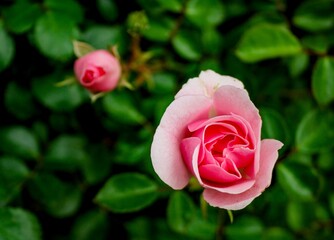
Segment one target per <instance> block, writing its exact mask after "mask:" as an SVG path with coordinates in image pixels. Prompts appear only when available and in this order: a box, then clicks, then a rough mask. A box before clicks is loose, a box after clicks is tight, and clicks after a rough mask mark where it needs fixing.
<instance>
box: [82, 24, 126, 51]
mask: <svg viewBox="0 0 334 240" xmlns="http://www.w3.org/2000/svg"><path fill="white" fill-rule="evenodd" d="M126 36H127V35H126V33H125V31H124V30H123V29H122V28H121V27H120V26H117V25H114V26H107V25H97V24H96V25H92V26H91V27H89V28H87V30H86V31H85V32H84V33H83V34H82V36H81V38H82V40H83V41H85V42H87V43H89V44H91V45H92V46H94V47H95V48H96V49H106V48H109V47H111V46H117V50H118V51H119V52H120V53H121V54H123V53H124V52H126V51H127V49H128V39H127V38H126Z"/></svg>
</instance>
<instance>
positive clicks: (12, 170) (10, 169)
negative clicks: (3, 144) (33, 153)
mask: <svg viewBox="0 0 334 240" xmlns="http://www.w3.org/2000/svg"><path fill="white" fill-rule="evenodd" d="M28 175H29V169H28V168H27V167H26V165H25V164H24V163H23V162H21V161H20V160H18V159H16V158H13V157H1V158H0V182H1V184H0V207H2V206H4V205H6V204H7V203H8V202H9V201H10V200H11V199H12V198H13V197H15V195H16V194H17V193H19V192H20V190H21V187H22V184H23V182H24V181H25V180H26V179H27V177H28Z"/></svg>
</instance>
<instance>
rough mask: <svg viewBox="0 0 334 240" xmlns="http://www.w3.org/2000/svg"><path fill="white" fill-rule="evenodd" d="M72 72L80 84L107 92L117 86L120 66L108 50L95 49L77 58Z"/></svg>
mask: <svg viewBox="0 0 334 240" xmlns="http://www.w3.org/2000/svg"><path fill="white" fill-rule="evenodd" d="M74 72H75V75H76V77H77V79H78V80H79V82H80V84H81V85H82V86H83V87H85V88H87V89H88V90H89V91H91V92H107V91H111V90H113V89H114V88H115V87H116V86H117V83H118V81H119V79H120V76H121V66H120V63H119V61H118V60H117V58H115V57H114V56H113V55H111V53H109V52H108V51H106V50H96V51H93V52H90V53H88V54H86V55H84V56H82V57H80V58H78V59H77V60H76V61H75V63H74Z"/></svg>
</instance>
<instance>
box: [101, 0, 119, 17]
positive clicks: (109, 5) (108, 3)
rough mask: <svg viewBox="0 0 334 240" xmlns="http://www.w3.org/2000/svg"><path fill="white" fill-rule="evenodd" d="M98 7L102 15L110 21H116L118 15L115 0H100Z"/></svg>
mask: <svg viewBox="0 0 334 240" xmlns="http://www.w3.org/2000/svg"><path fill="white" fill-rule="evenodd" d="M96 4H97V8H98V9H99V11H100V13H101V15H102V16H103V17H104V18H105V19H106V20H108V21H114V20H115V19H116V18H117V16H118V9H117V5H116V4H115V1H114V0H98V1H97V3H96Z"/></svg>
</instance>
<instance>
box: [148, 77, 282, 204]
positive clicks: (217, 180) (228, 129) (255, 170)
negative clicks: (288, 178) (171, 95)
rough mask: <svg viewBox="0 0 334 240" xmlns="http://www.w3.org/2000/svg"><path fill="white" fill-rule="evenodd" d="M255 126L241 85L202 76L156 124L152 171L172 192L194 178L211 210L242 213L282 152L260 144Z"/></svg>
mask: <svg viewBox="0 0 334 240" xmlns="http://www.w3.org/2000/svg"><path fill="white" fill-rule="evenodd" d="M261 124H262V120H261V117H260V115H259V112H258V109H257V108H256V107H255V106H254V104H253V103H252V102H251V100H250V99H249V96H248V93H247V91H246V90H245V89H244V86H243V84H242V82H240V81H239V80H237V79H235V78H232V77H229V76H221V75H219V74H217V73H215V72H213V71H211V70H208V71H203V72H201V74H200V76H199V77H198V78H192V79H190V80H189V81H188V82H187V83H186V84H184V85H183V87H182V89H181V90H180V91H179V92H178V93H177V94H176V96H175V100H174V101H173V102H172V103H171V104H170V105H169V107H168V108H167V109H166V111H165V113H164V115H163V117H162V119H161V122H160V125H159V126H158V128H157V130H156V132H155V135H154V139H153V143H152V147H151V158H152V163H153V167H154V170H155V171H156V173H157V174H158V175H159V177H160V178H161V179H162V180H163V181H164V182H165V183H166V184H168V185H169V186H171V187H172V188H174V189H182V188H184V187H185V186H186V185H187V184H188V182H189V179H190V178H191V177H192V176H193V177H195V178H196V179H197V181H198V182H199V183H200V184H201V186H203V188H204V193H203V196H204V199H205V200H206V201H207V202H208V203H209V204H210V205H212V206H217V207H220V208H225V209H230V210H238V209H241V208H244V207H246V206H247V205H248V204H250V203H251V202H252V201H253V200H254V198H256V197H258V196H259V195H260V194H261V193H262V192H263V191H264V190H265V188H267V187H268V186H269V185H270V183H271V177H272V171H273V167H274V165H275V163H276V160H277V158H278V149H280V148H281V147H282V146H283V144H282V143H281V142H279V141H277V140H274V139H264V140H261V136H260V135H261Z"/></svg>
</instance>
